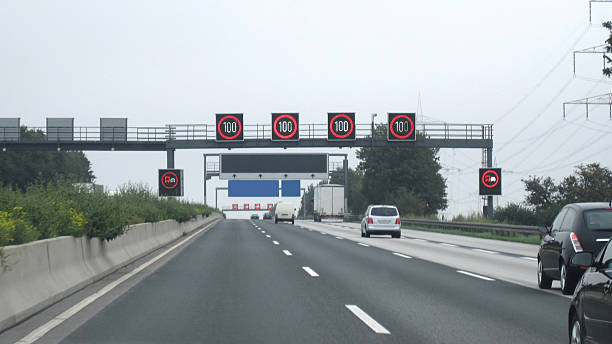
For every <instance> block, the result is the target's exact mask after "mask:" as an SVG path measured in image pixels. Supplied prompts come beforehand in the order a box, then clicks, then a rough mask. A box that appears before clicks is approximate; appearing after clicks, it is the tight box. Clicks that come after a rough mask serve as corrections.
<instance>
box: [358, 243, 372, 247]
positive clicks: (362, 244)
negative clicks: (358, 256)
mask: <svg viewBox="0 0 612 344" xmlns="http://www.w3.org/2000/svg"><path fill="white" fill-rule="evenodd" d="M357 245H361V246H365V247H370V245H368V244H364V243H362V242H358V243H357Z"/></svg>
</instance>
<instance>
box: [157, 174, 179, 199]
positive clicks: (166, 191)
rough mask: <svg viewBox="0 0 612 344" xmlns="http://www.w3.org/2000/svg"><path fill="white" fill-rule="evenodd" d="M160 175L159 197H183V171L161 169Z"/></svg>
mask: <svg viewBox="0 0 612 344" xmlns="http://www.w3.org/2000/svg"><path fill="white" fill-rule="evenodd" d="M158 175H159V177H158V182H159V196H169V197H180V196H183V193H184V190H183V170H177V169H163V170H161V169H160V170H159V171H158Z"/></svg>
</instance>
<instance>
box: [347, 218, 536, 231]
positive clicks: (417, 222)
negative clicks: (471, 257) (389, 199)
mask: <svg viewBox="0 0 612 344" xmlns="http://www.w3.org/2000/svg"><path fill="white" fill-rule="evenodd" d="M344 218H345V220H348V221H360V220H361V218H362V216H359V215H345V217H344ZM401 221H402V224H404V225H412V226H421V227H428V228H439V229H459V230H463V231H469V232H496V233H500V234H504V235H507V236H510V235H516V234H523V235H528V234H538V233H539V232H538V227H536V226H521V225H504V224H496V223H474V222H449V221H435V220H421V219H401Z"/></svg>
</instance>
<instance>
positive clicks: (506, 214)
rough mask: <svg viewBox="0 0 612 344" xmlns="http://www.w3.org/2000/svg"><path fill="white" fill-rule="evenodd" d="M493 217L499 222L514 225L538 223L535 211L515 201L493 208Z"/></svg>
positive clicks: (533, 224)
mask: <svg viewBox="0 0 612 344" xmlns="http://www.w3.org/2000/svg"><path fill="white" fill-rule="evenodd" d="M493 217H494V218H495V220H497V221H499V222H503V223H510V224H515V225H527V226H535V225H539V224H540V223H538V222H539V221H540V220H539V219H538V216H537V214H536V212H535V211H533V210H531V209H529V208H527V207H525V206H523V205H520V204H517V203H509V204H508V205H506V206H505V207H499V208H495V211H494V212H493Z"/></svg>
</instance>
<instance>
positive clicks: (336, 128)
mask: <svg viewBox="0 0 612 344" xmlns="http://www.w3.org/2000/svg"><path fill="white" fill-rule="evenodd" d="M355 138H356V136H355V113H354V112H342V113H340V112H330V113H328V114H327V140H328V141H355Z"/></svg>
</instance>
